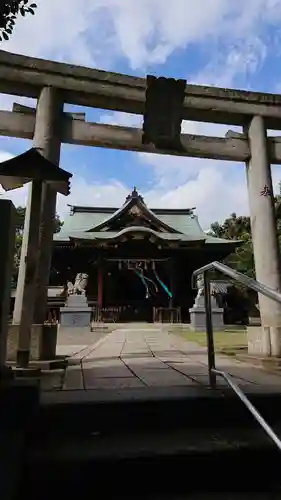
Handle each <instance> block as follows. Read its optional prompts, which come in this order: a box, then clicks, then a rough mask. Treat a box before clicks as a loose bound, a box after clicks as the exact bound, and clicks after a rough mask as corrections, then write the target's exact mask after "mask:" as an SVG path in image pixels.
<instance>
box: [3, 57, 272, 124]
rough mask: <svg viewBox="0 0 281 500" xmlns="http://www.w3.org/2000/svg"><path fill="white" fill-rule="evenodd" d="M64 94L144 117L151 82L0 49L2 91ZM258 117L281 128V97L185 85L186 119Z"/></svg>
mask: <svg viewBox="0 0 281 500" xmlns="http://www.w3.org/2000/svg"><path fill="white" fill-rule="evenodd" d="M46 86H52V87H55V88H58V89H61V90H62V97H63V99H64V101H65V102H68V103H70V104H78V105H81V106H90V107H91V106H92V107H96V108H101V109H110V110H116V111H123V112H127V113H137V114H143V113H144V104H145V90H146V80H145V79H144V78H137V77H133V76H127V75H122V74H117V73H111V72H107V71H101V70H96V69H90V68H84V67H81V66H74V65H70V64H65V63H58V62H53V61H45V60H43V59H37V58H34V57H26V56H22V55H18V54H11V53H10V52H6V51H3V50H1V51H0V92H3V93H7V94H13V95H18V96H26V97H34V98H37V97H38V96H39V93H40V91H41V89H42V88H43V87H46ZM254 115H260V116H263V117H264V118H265V123H266V126H267V127H268V128H270V129H280V128H281V122H280V116H281V96H280V95H279V94H265V93H260V92H246V91H241V90H233V89H223V88H215V87H206V86H201V85H186V88H185V98H184V102H183V116H182V118H183V119H184V120H195V121H202V122H212V123H224V124H230V125H245V124H246V123H247V122H248V121H249V119H251V117H252V116H254Z"/></svg>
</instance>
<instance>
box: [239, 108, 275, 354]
mask: <svg viewBox="0 0 281 500" xmlns="http://www.w3.org/2000/svg"><path fill="white" fill-rule="evenodd" d="M247 133H248V139H249V146H250V153H251V158H250V160H249V162H248V164H247V165H246V171H247V183H248V194H249V206H250V217H251V229H252V240H253V249H254V260H255V270H256V279H257V280H258V281H260V282H261V283H262V284H264V285H267V286H269V287H271V288H273V290H276V291H278V292H279V293H280V292H281V265H280V251H279V246H278V238H277V229H276V218H275V209H274V196H273V187H272V177H271V166H270V160H269V156H268V145H267V130H266V126H265V123H264V119H263V117H262V116H254V117H253V118H252V120H251V122H250V124H249V127H248V128H247ZM259 306H260V315H261V332H260V334H261V337H260V341H259V345H260V348H257V350H256V353H257V351H258V352H259V354H260V355H262V356H278V357H280V356H281V304H279V303H277V302H275V301H273V300H271V299H269V298H267V297H265V296H264V295H261V294H259ZM253 343H256V340H254V341H253ZM254 350H255V348H254ZM253 354H255V352H253Z"/></svg>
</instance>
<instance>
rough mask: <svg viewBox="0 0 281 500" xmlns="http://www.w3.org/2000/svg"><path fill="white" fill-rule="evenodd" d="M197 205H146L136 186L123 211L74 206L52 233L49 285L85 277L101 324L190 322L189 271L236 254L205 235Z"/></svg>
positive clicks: (224, 243) (229, 243)
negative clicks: (166, 206) (185, 206)
mask: <svg viewBox="0 0 281 500" xmlns="http://www.w3.org/2000/svg"><path fill="white" fill-rule="evenodd" d="M194 210H195V209H194V208H187V209H182V208H181V209H170V208H157V209H153V208H151V209H150V208H149V207H148V206H147V205H146V203H145V200H144V199H143V197H142V196H141V195H140V194H139V193H138V192H137V190H136V189H135V188H134V190H133V191H132V193H131V194H130V195H129V196H127V198H126V200H125V202H124V204H123V205H122V206H121V207H120V208H109V207H106V208H104V207H103V208H101V207H83V206H71V210H70V214H69V215H68V216H67V217H66V219H65V222H64V225H63V226H62V229H61V231H60V232H59V233H57V234H55V235H54V248H53V256H52V266H51V275H50V285H51V286H65V285H66V283H67V281H72V282H74V280H75V276H76V274H77V273H86V274H88V284H87V290H86V295H87V298H88V302H89V305H91V306H93V310H94V319H96V320H97V321H104V322H106V321H120V322H125V321H147V322H153V321H168V322H188V321H189V309H190V308H191V307H192V305H193V303H194V297H195V295H196V290H194V289H193V288H192V280H191V277H192V272H193V271H194V270H195V269H198V268H199V267H201V266H203V265H205V264H207V263H209V262H212V261H214V260H222V259H224V258H225V257H226V256H227V255H229V254H230V253H232V252H233V251H234V249H235V247H236V242H234V241H229V240H224V239H220V238H215V237H212V236H208V235H207V234H206V233H205V232H204V231H203V229H202V228H201V226H200V224H199V221H198V218H197V216H196V215H195V214H194Z"/></svg>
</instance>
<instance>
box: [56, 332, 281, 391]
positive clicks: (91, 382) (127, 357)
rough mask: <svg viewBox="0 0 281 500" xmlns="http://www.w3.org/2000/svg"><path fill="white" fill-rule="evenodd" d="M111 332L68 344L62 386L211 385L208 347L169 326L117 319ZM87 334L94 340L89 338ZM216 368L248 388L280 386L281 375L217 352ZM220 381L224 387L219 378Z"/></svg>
mask: <svg viewBox="0 0 281 500" xmlns="http://www.w3.org/2000/svg"><path fill="white" fill-rule="evenodd" d="M115 328H116V329H115V330H113V331H112V332H111V333H108V334H106V333H105V332H104V333H97V332H95V335H96V337H95V339H94V338H93V332H92V333H91V332H84V333H83V335H82V337H80V336H76V338H78V337H79V338H80V344H79V343H78V342H76V345H73V344H72V345H71V344H69V345H68V347H66V346H65V345H64V346H61V348H60V349H59V352H62V351H63V349H65V350H66V349H67V348H68V354H69V355H70V360H69V361H70V366H69V367H68V368H67V370H66V374H65V377H64V383H63V387H62V388H63V389H64V390H77V389H80V390H82V391H83V390H86V391H87V390H99V391H103V390H105V391H107V390H109V389H111V390H117V391H121V392H122V390H123V389H127V390H128V389H130V390H136V391H137V392H138V389H145V388H150V389H151V388H154V389H157V388H158V389H162V390H163V389H165V388H166V389H167V390H169V391H171V389H180V388H181V389H184V388H185V389H188V390H189V389H192V388H197V389H199V388H202V390H204V389H205V390H206V389H208V368H207V352H206V348H204V347H200V346H198V345H197V344H194V343H191V342H188V341H186V340H185V339H183V338H182V337H180V336H179V335H174V334H171V333H169V332H168V330H167V328H165V327H164V326H163V327H162V326H160V325H159V326H157V325H146V326H145V327H142V325H139V326H138V325H136V324H132V325H131V328H128V327H127V328H123V327H122V326H121V325H115ZM86 339H88V340H90V339H91V341H90V342H88V344H87V342H86ZM216 365H217V368H218V369H220V370H223V371H227V372H228V373H230V374H231V375H232V376H233V379H234V382H236V383H237V384H238V385H240V386H242V388H244V390H247V392H251V391H254V392H256V391H259V390H264V387H265V386H266V387H267V390H269V391H272V392H276V391H278V392H279V391H280V390H281V377H280V376H279V375H277V374H269V373H267V372H265V371H262V370H260V369H258V368H256V367H254V366H250V365H248V364H246V363H242V362H239V361H236V360H234V359H233V358H229V357H225V356H216ZM218 386H219V387H225V386H226V383H225V382H224V380H223V379H221V378H218Z"/></svg>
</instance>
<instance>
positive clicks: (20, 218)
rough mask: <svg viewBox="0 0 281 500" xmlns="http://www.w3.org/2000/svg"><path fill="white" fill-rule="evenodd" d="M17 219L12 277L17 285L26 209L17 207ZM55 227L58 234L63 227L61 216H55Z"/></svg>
mask: <svg viewBox="0 0 281 500" xmlns="http://www.w3.org/2000/svg"><path fill="white" fill-rule="evenodd" d="M16 211H17V218H16V240H15V254H14V268H13V275H12V284H13V286H15V285H16V282H17V277H18V271H19V265H20V254H21V246H22V238H23V230H24V219H25V207H17V208H16ZM54 222H55V226H54V233H58V232H59V231H60V229H61V227H62V226H63V222H62V221H61V220H60V218H59V215H58V214H56V215H55V221H54Z"/></svg>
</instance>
